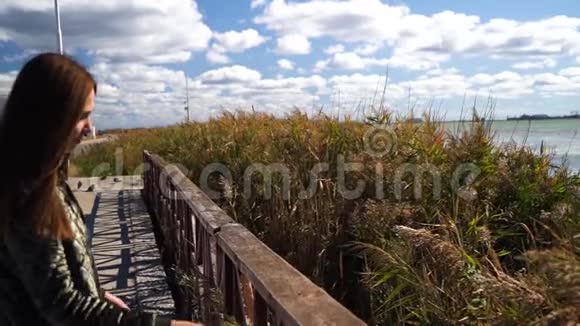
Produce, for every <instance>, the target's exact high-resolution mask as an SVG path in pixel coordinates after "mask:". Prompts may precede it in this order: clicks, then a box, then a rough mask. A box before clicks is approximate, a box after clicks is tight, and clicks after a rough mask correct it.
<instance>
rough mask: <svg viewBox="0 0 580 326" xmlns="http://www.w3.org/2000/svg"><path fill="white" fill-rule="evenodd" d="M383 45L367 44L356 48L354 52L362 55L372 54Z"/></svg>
mask: <svg viewBox="0 0 580 326" xmlns="http://www.w3.org/2000/svg"><path fill="white" fill-rule="evenodd" d="M382 47H383V45H382V44H365V45H363V46H359V47H357V48H356V49H354V51H353V52H354V53H356V54H360V55H371V54H373V53H375V52H377V51H378V50H380V49H381V48H382Z"/></svg>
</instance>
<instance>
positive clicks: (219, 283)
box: [143, 152, 364, 326]
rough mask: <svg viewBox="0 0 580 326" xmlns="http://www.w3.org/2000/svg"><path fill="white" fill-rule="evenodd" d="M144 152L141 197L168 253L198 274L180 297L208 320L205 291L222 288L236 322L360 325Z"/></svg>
mask: <svg viewBox="0 0 580 326" xmlns="http://www.w3.org/2000/svg"><path fill="white" fill-rule="evenodd" d="M143 160H144V162H145V164H146V169H145V172H144V180H145V185H144V192H145V193H144V197H145V198H146V201H147V202H148V203H149V205H150V207H151V208H152V210H153V211H154V212H155V214H156V216H157V218H158V219H159V224H160V225H161V227H162V229H163V230H164V235H165V236H164V238H165V247H166V248H167V250H168V251H169V252H168V254H169V255H170V256H171V257H172V259H174V260H175V263H176V266H178V267H179V268H180V269H182V270H184V271H186V272H187V271H191V272H192V274H193V275H194V276H195V277H196V278H197V279H198V282H197V286H196V288H195V289H194V290H193V291H192V293H187V294H184V295H183V296H182V298H181V299H182V300H184V301H186V303H185V306H189V307H190V306H191V304H192V303H193V302H194V300H195V302H196V304H197V306H198V307H199V308H200V311H201V314H202V316H203V317H204V322H205V323H206V324H208V325H213V324H220V321H219V320H216V317H219V315H218V314H216V313H215V312H216V309H215V308H216V307H212V306H211V305H212V304H215V303H212V300H210V298H209V297H208V294H209V293H211V292H212V291H213V289H220V290H221V292H222V295H223V301H224V307H223V309H224V312H225V313H226V315H229V316H231V317H234V318H235V319H236V321H237V322H238V323H239V324H241V325H246V324H247V323H248V322H249V323H250V324H251V325H259V326H262V325H349V326H350V325H364V323H363V322H362V321H361V320H360V319H358V318H357V317H355V316H354V315H353V314H352V313H351V312H350V311H348V310H347V309H346V308H344V307H343V306H341V305H340V304H339V303H338V302H337V301H335V300H334V299H333V298H332V297H331V296H330V295H328V294H327V293H326V292H325V291H324V290H323V289H321V288H320V287H318V286H316V285H315V284H314V283H312V282H311V281H310V280H309V279H308V278H307V277H305V276H304V275H302V274H301V273H300V272H298V271H297V270H296V269H294V268H293V267H292V266H291V265H290V264H288V263H287V262H286V261H285V260H284V259H283V258H282V257H280V256H278V255H277V254H276V253H274V252H273V251H272V250H271V249H270V248H268V247H267V246H266V245H265V244H264V243H262V242H261V241H260V240H259V239H258V238H256V237H255V236H254V235H253V234H252V233H251V232H250V231H248V230H247V229H246V228H245V227H243V226H242V225H239V224H237V223H236V222H235V221H234V220H233V219H232V218H231V217H230V216H228V215H227V214H226V213H225V212H224V211H223V210H222V209H220V208H219V206H217V204H215V202H213V201H212V200H211V199H210V198H209V197H208V196H207V195H206V194H205V193H204V192H203V191H202V190H201V189H199V188H198V187H197V186H196V185H195V184H194V183H193V182H191V180H189V179H188V178H187V176H186V175H185V174H184V173H183V171H182V170H181V169H179V168H178V167H177V166H174V165H170V164H167V162H166V161H165V160H163V159H162V158H161V157H159V156H157V155H154V154H150V153H148V152H144V154H143ZM192 296H193V297H195V299H194V298H193V297H192ZM217 310H219V309H217Z"/></svg>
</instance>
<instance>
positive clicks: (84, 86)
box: [0, 53, 97, 239]
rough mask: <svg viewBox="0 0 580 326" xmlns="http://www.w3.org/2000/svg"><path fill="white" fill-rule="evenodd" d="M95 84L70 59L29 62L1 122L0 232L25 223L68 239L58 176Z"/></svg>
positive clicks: (50, 56)
mask: <svg viewBox="0 0 580 326" xmlns="http://www.w3.org/2000/svg"><path fill="white" fill-rule="evenodd" d="M96 89H97V84H96V82H95V80H94V78H93V77H92V76H91V74H90V73H89V72H88V71H87V70H86V69H85V68H84V67H83V66H82V65H80V64H79V63H78V62H76V61H75V60H74V59H72V58H70V57H67V56H64V55H60V54H55V53H43V54H40V55H37V56H35V57H34V58H32V59H31V60H30V61H28V62H27V63H26V64H25V65H24V67H23V68H22V70H21V71H20V73H19V74H18V76H17V77H16V81H15V82H14V85H13V86H12V90H11V92H10V95H9V96H8V99H7V101H6V105H5V108H4V113H3V115H2V116H1V117H0V153H1V154H0V155H1V157H0V230H1V231H5V230H6V228H7V227H8V226H9V225H10V223H30V224H29V225H31V226H32V227H34V229H35V231H37V232H38V233H39V234H43V235H48V236H50V237H53V238H58V239H66V238H70V237H71V236H72V234H71V227H70V224H69V222H68V219H67V216H66V215H65V214H66V213H65V209H64V207H63V205H62V204H61V201H60V200H59V198H58V193H57V187H56V186H57V183H58V182H59V170H60V168H61V167H62V165H63V164H66V159H65V157H66V155H67V153H66V152H67V147H68V146H69V144H70V142H71V141H72V138H73V137H74V135H73V131H74V128H75V125H76V124H77V122H78V121H79V119H80V118H81V114H82V111H83V110H84V107H85V105H86V103H87V99H88V97H89V95H90V93H91V91H92V90H94V91H95V93H96Z"/></svg>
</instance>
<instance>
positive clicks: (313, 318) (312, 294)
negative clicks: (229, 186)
mask: <svg viewBox="0 0 580 326" xmlns="http://www.w3.org/2000/svg"><path fill="white" fill-rule="evenodd" d="M217 242H218V246H220V248H221V249H222V250H223V252H224V253H225V254H226V255H227V256H228V257H229V258H230V259H231V260H232V262H233V263H234V264H235V265H236V266H237V268H238V269H239V270H240V271H241V272H242V273H243V274H244V275H245V276H246V277H247V278H248V280H250V282H252V285H253V286H254V288H255V289H256V291H257V292H258V293H259V294H260V295H261V296H262V298H263V299H264V301H265V302H266V304H267V305H268V307H270V309H271V311H272V312H273V313H274V314H275V315H276V316H277V319H278V320H279V321H280V322H281V323H283V324H284V325H345V326H346V325H348V326H352V325H365V323H364V322H363V321H362V320H360V319H358V318H357V317H356V316H355V315H353V314H352V313H351V312H350V311H349V310H348V309H346V308H345V307H343V306H342V305H340V304H339V303H338V302H337V301H336V300H334V299H333V298H332V297H331V296H330V295H328V294H327V293H326V292H325V291H324V290H323V289H321V288H320V287H318V286H316V285H315V284H314V283H312V281H310V280H309V279H308V278H307V277H306V276H304V275H302V274H301V273H300V272H299V271H297V270H296V269H295V268H294V267H292V266H291V265H290V264H288V263H287V262H286V261H285V260H284V259H283V258H282V257H280V256H278V255H277V254H276V253H275V252H274V251H272V250H271V249H270V248H268V247H267V246H266V245H265V244H264V243H263V242H261V241H260V240H259V239H258V238H256V237H255V236H254V235H253V234H252V233H251V232H250V231H248V230H247V229H246V228H244V227H243V226H241V225H226V226H223V227H222V229H221V231H220V232H219V233H218V234H217Z"/></svg>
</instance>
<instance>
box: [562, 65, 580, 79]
mask: <svg viewBox="0 0 580 326" xmlns="http://www.w3.org/2000/svg"><path fill="white" fill-rule="evenodd" d="M560 75H562V76H568V77H577V76H580V67H568V68H565V69H562V70H560Z"/></svg>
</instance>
